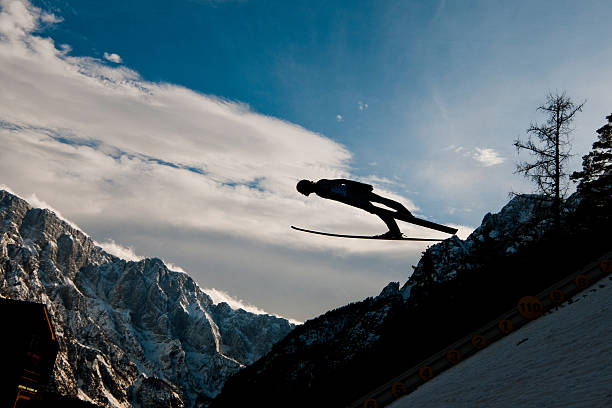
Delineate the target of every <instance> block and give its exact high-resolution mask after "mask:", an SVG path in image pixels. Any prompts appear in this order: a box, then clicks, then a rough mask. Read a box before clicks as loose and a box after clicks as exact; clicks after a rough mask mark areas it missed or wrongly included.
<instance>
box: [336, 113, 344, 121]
mask: <svg viewBox="0 0 612 408" xmlns="http://www.w3.org/2000/svg"><path fill="white" fill-rule="evenodd" d="M336 120H337V121H338V122H344V117H343V116H342V115H336Z"/></svg>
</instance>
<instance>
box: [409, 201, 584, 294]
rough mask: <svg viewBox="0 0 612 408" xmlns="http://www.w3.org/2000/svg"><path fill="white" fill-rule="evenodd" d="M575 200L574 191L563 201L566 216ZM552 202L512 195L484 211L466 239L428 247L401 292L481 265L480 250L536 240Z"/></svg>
mask: <svg viewBox="0 0 612 408" xmlns="http://www.w3.org/2000/svg"><path fill="white" fill-rule="evenodd" d="M578 201H579V197H578V195H573V196H572V197H570V199H568V200H567V201H566V202H565V203H563V208H562V211H563V213H564V215H565V216H567V215H568V214H570V213H572V212H574V211H575V208H576V206H577V203H578ZM551 206H552V203H551V201H550V200H547V199H545V198H544V197H543V196H540V195H517V196H515V197H513V198H512V200H510V202H509V203H508V204H506V205H505V206H504V207H503V208H502V209H501V211H500V212H499V213H496V214H491V213H488V214H486V215H485V216H484V218H483V220H482V223H481V225H480V226H479V227H478V228H476V229H475V230H474V232H472V234H470V236H469V237H467V239H466V240H465V241H462V240H460V239H459V238H457V237H456V236H453V237H452V238H449V239H447V240H445V241H442V242H440V243H438V244H435V245H433V246H431V247H430V248H428V249H427V251H426V252H425V256H423V257H422V258H421V260H420V261H419V263H418V264H417V266H416V268H415V270H414V273H413V274H412V275H411V277H410V279H409V280H408V281H407V282H406V283H405V284H404V286H402V288H401V293H402V295H403V296H404V298H405V299H407V298H409V297H410V293H411V290H412V288H414V287H415V286H423V285H425V284H427V280H428V279H431V280H432V281H434V282H444V281H449V280H453V279H455V278H456V276H457V274H458V273H461V272H465V271H468V270H470V269H474V268H478V267H480V266H481V265H479V264H478V263H477V262H478V259H479V258H481V257H479V256H475V254H476V253H477V252H478V251H479V250H482V251H483V252H486V253H487V254H488V255H489V256H491V255H493V254H496V255H512V254H515V253H517V252H518V251H519V250H520V249H521V248H523V247H526V246H528V245H530V244H531V243H533V242H537V241H538V240H540V239H541V238H542V237H543V236H544V234H545V233H546V232H548V231H550V230H551V229H552V228H553V221H552V218H550V217H543V216H542V215H543V214H546V213H547V212H548V211H550V209H551ZM482 259H483V260H485V259H484V258H482ZM475 262H476V263H475ZM427 263H429V265H431V268H429V267H428V266H427Z"/></svg>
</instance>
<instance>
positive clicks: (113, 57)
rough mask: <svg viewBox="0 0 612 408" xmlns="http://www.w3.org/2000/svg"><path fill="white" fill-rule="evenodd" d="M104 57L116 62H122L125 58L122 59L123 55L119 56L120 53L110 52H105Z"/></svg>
mask: <svg viewBox="0 0 612 408" xmlns="http://www.w3.org/2000/svg"><path fill="white" fill-rule="evenodd" d="M104 59H105V60H108V61H111V62H114V63H115V64H120V63H121V62H122V61H123V60H122V59H121V57H120V56H119V54H115V53H112V54H109V53H108V52H105V53H104Z"/></svg>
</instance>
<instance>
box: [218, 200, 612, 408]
mask: <svg viewBox="0 0 612 408" xmlns="http://www.w3.org/2000/svg"><path fill="white" fill-rule="evenodd" d="M608 191H609V190H608ZM602 200H603V201H602ZM610 208H612V207H610V197H609V194H608V195H607V196H606V195H601V196H597V197H595V198H594V197H586V196H580V195H578V194H575V195H574V196H572V197H570V198H569V199H568V200H567V201H565V202H564V203H563V217H562V224H561V227H560V228H555V226H554V225H553V222H552V221H551V220H552V219H553V217H551V213H550V209H551V202H550V201H549V200H546V199H545V198H543V197H541V196H536V195H521V196H515V197H514V198H513V199H512V200H511V201H510V202H509V203H508V204H507V205H506V206H504V208H502V209H501V211H500V212H499V213H497V214H487V215H486V216H485V217H484V219H483V222H482V224H481V226H480V227H479V228H477V229H476V230H475V231H474V232H473V233H472V234H471V235H470V236H469V237H468V238H467V239H466V240H465V241H462V240H460V239H459V238H457V237H452V238H449V239H447V240H445V241H443V242H441V243H439V244H436V245H433V246H431V247H429V248H428V249H427V250H426V251H425V252H424V253H423V257H422V258H421V260H420V261H419V263H418V265H417V266H416V267H414V272H413V273H412V275H411V276H410V277H409V279H408V280H407V282H406V283H405V284H404V285H403V286H402V287H401V288H400V283H399V282H391V283H390V284H388V285H387V286H386V287H385V288H384V289H383V290H382V292H381V293H380V294H379V295H378V296H376V297H373V298H368V299H366V300H364V301H362V302H357V303H353V304H350V305H347V306H344V307H342V308H339V309H336V310H333V311H330V312H327V313H326V314H324V315H322V316H319V317H317V318H316V319H313V320H310V321H307V322H306V323H305V324H303V325H302V326H300V327H297V328H296V329H295V330H294V331H293V332H291V333H290V334H289V335H288V336H287V337H286V338H285V339H283V340H282V341H281V342H279V343H278V344H276V345H274V347H273V348H272V351H271V352H270V353H269V354H268V355H266V356H265V357H264V358H262V359H261V360H259V361H257V362H256V363H255V364H253V365H251V366H249V367H247V368H246V369H245V370H242V371H240V372H238V373H237V374H236V375H234V376H233V377H231V378H230V379H229V380H228V381H227V382H226V384H225V386H224V388H223V390H222V392H221V394H220V395H219V396H217V398H216V399H215V400H214V401H213V403H212V406H213V407H215V408H216V407H232V406H240V404H243V403H245V399H244V398H243V397H242V396H243V395H248V396H249V398H263V397H264V396H266V401H267V406H269V407H281V406H285V405H286V403H287V401H288V400H291V404H292V406H295V407H298V406H299V407H302V406H303V407H307V406H346V405H348V404H349V403H351V402H353V401H355V400H357V399H358V398H360V397H362V396H363V395H364V394H365V393H367V391H369V390H372V389H373V388H375V387H377V386H378V385H381V384H383V383H385V382H387V381H389V380H390V379H391V378H393V377H395V376H396V375H399V374H400V373H401V372H403V371H404V370H406V369H407V368H409V367H412V366H414V365H416V364H418V363H419V362H420V361H422V360H423V359H425V358H426V357H428V356H430V355H432V354H433V353H436V352H438V351H439V350H440V349H442V348H443V347H446V346H448V344H451V343H452V342H453V341H455V340H457V339H459V338H462V337H463V336H465V335H468V334H469V333H470V332H471V331H472V330H475V329H477V328H478V327H480V326H482V325H483V324H485V323H487V322H488V321H490V320H491V319H493V318H495V317H497V316H498V315H499V314H501V313H503V312H506V311H507V310H509V309H511V308H513V307H515V305H516V301H517V299H519V298H520V297H522V296H525V293H539V291H541V290H543V289H544V288H546V287H548V286H549V285H550V284H552V283H554V282H556V281H558V280H559V279H561V278H562V277H564V276H566V275H567V274H569V273H571V272H574V271H575V270H576V268H578V267H580V266H582V265H584V264H586V263H588V262H590V261H592V260H593V259H596V257H598V256H601V255H602V254H603V253H606V252H608V251H609V250H610V248H609V238H608V237H609V230H610V228H611V227H612V225H611V220H612V217H611V216H610V214H612V213H611V212H610V211H609V209H610ZM317 404H319V405H317Z"/></svg>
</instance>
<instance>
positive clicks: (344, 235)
mask: <svg viewBox="0 0 612 408" xmlns="http://www.w3.org/2000/svg"><path fill="white" fill-rule="evenodd" d="M291 228H293V229H294V230H297V231H302V232H308V233H310V234H317V235H325V236H328V237H340V238H356V239H378V240H382V241H444V240H443V239H435V238H410V237H401V238H382V237H379V236H376V235H348V234H333V233H331V232H322V231H313V230H309V229H305V228H300V227H295V226H293V225H292V226H291Z"/></svg>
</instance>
